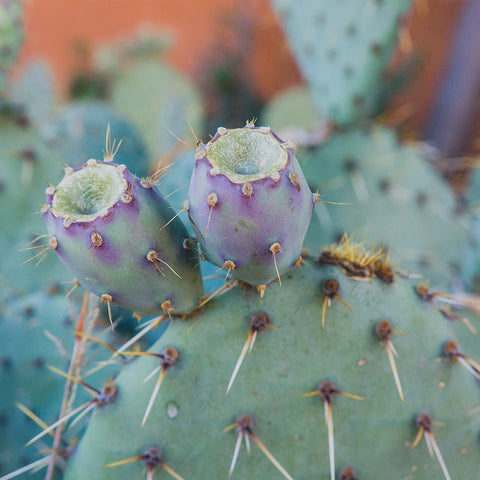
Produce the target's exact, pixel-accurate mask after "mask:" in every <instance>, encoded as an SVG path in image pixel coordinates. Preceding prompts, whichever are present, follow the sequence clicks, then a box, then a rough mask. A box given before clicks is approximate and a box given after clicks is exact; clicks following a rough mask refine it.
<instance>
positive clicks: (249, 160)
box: [187, 124, 314, 289]
mask: <svg viewBox="0 0 480 480" xmlns="http://www.w3.org/2000/svg"><path fill="white" fill-rule="evenodd" d="M195 157H196V163H195V168H194V170H193V175H192V180H191V183H190V190H189V194H188V205H187V208H188V213H189V216H190V220H191V222H192V225H193V227H194V230H195V232H196V234H197V236H198V239H199V241H200V244H201V247H202V249H203V252H204V253H205V255H206V257H207V258H208V260H210V261H211V262H212V263H214V264H215V265H217V266H219V267H221V268H225V269H226V270H228V271H229V272H231V274H232V276H234V277H235V278H238V279H239V280H242V281H244V282H246V283H249V284H251V285H256V286H257V287H260V289H261V288H263V287H264V285H266V284H268V283H269V282H271V281H272V280H273V279H275V278H276V277H278V278H279V280H280V278H281V277H280V274H281V273H282V272H284V271H285V270H287V269H289V268H290V267H292V266H293V265H294V264H295V262H296V261H297V260H298V258H299V256H300V253H301V249H302V244H303V239H304V237H305V233H306V231H307V227H308V225H309V223H310V218H311V215H312V211H313V206H314V195H312V192H311V191H310V189H309V187H308V185H307V182H306V180H305V177H304V175H303V172H302V170H301V168H300V165H299V164H298V161H297V159H296V158H295V154H294V149H293V144H291V142H284V141H282V140H281V139H280V138H278V137H277V136H276V135H275V134H274V133H273V132H272V131H271V130H270V128H269V127H254V126H253V125H251V124H247V126H246V127H245V128H236V129H231V130H227V129H226V128H223V127H220V128H219V129H218V130H217V133H216V135H215V136H214V137H213V138H212V140H210V142H208V143H207V144H206V145H204V146H201V147H200V148H199V149H198V150H197V153H196V155H195Z"/></svg>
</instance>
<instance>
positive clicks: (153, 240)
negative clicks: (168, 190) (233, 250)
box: [42, 159, 203, 315]
mask: <svg viewBox="0 0 480 480" xmlns="http://www.w3.org/2000/svg"><path fill="white" fill-rule="evenodd" d="M42 212H43V215H44V217H45V220H46V223H47V228H48V233H49V235H50V237H51V239H50V245H51V247H52V248H54V249H55V250H56V252H57V253H58V255H59V256H60V258H61V259H62V261H63V262H64V263H65V264H66V265H67V267H69V268H70V269H71V270H72V271H73V272H74V274H75V276H76V277H77V280H78V281H79V282H80V284H81V285H82V286H83V287H84V288H86V289H87V290H89V291H91V292H93V293H95V294H96V295H98V296H99V297H101V298H102V300H104V301H112V302H114V303H117V304H119V305H121V306H123V307H126V308H129V309H132V310H134V311H136V312H138V313H140V314H142V315H156V314H161V313H171V312H172V313H174V314H177V313H178V314H186V313H189V312H191V311H192V310H193V309H194V308H195V307H196V305H197V304H198V301H199V298H200V297H201V295H202V292H203V288H202V279H201V276H200V270H199V268H198V264H199V259H198V253H197V248H196V246H195V242H193V241H192V240H191V239H189V235H188V233H187V231H186V229H185V227H184V225H183V223H182V222H181V221H180V220H179V219H178V218H175V219H174V220H172V217H174V215H175V212H174V210H173V209H172V208H171V207H170V206H169V204H168V203H167V202H166V201H165V200H164V199H163V197H162V196H161V195H160V194H159V193H158V191H157V190H156V188H155V187H154V186H153V184H152V182H151V181H149V180H148V179H146V180H145V179H144V180H139V179H138V178H135V177H134V176H133V175H132V174H131V172H129V171H128V169H127V168H126V167H125V166H124V165H117V164H115V163H112V162H99V161H97V160H93V159H92V160H89V161H88V162H87V163H86V164H85V165H83V166H82V167H80V168H77V169H71V168H67V169H66V171H65V177H64V178H63V180H62V181H61V182H60V184H59V185H57V186H56V187H49V188H47V204H46V205H44V206H43V207H42ZM171 220H172V221H171ZM167 223H168V225H167Z"/></svg>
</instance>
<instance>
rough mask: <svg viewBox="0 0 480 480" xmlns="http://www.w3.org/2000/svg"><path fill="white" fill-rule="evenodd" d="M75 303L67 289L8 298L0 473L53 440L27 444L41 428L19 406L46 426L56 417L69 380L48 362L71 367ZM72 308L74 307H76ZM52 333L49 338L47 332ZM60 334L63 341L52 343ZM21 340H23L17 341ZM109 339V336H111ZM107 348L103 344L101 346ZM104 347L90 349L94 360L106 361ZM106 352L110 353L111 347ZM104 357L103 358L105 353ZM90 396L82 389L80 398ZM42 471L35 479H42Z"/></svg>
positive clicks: (2, 334) (0, 333)
mask: <svg viewBox="0 0 480 480" xmlns="http://www.w3.org/2000/svg"><path fill="white" fill-rule="evenodd" d="M70 308H71V305H69V301H68V300H67V299H66V298H65V296H64V293H63V292H61V293H57V292H54V291H52V292H49V293H44V292H43V291H37V292H35V293H31V294H26V295H22V296H20V297H18V298H13V299H10V300H9V301H8V302H7V303H6V304H5V305H3V306H2V309H1V312H0V381H1V384H2V389H1V391H0V412H1V414H0V419H1V430H2V435H0V476H1V475H4V474H6V473H8V472H9V471H13V470H15V469H17V468H19V467H21V466H22V464H23V463H30V462H32V461H35V460H37V459H38V450H40V449H41V448H46V447H50V446H51V445H50V443H51V442H50V440H47V441H45V440H44V441H42V442H40V444H39V445H38V444H37V445H31V446H29V447H24V445H25V443H26V442H27V441H28V440H30V438H32V437H33V436H35V435H37V434H38V433H39V432H40V431H41V428H40V427H39V426H38V425H36V424H35V423H33V422H32V421H31V420H30V419H28V418H27V417H26V416H25V414H24V413H22V412H21V411H20V410H19V409H17V408H16V407H15V402H17V401H18V402H21V403H22V404H23V405H25V406H27V407H28V408H30V409H31V410H33V411H34V413H36V414H37V415H38V416H39V417H40V418H41V419H42V420H44V421H45V422H47V423H48V424H50V423H53V422H54V421H55V420H56V419H57V418H58V413H59V411H60V405H61V402H62V395H63V389H64V385H65V379H64V378H63V377H61V376H59V375H57V374H55V373H53V372H51V371H50V370H48V368H47V365H50V366H53V367H56V368H58V369H60V370H64V371H65V370H67V369H68V364H69V361H70V359H69V353H70V352H71V351H72V347H73V342H74V339H75V337H74V335H73V334H72V330H74V324H73V322H72V318H71V310H70ZM73 310H76V308H75V306H73ZM46 332H48V334H49V335H50V338H49V337H48V336H47V335H46ZM52 335H53V336H54V337H56V339H57V340H56V341H57V342H58V344H61V348H63V349H64V351H63V352H62V351H61V350H60V348H59V347H58V344H55V343H54V340H53V337H52ZM19 339H21V342H19ZM107 341H108V339H107ZM102 349H103V347H102ZM102 349H98V348H96V349H94V351H92V350H90V351H89V352H88V357H89V359H90V360H91V361H93V359H95V360H104V359H106V357H107V355H106V354H105V352H103V350H102ZM107 353H108V351H107ZM102 355H103V357H102ZM113 372H114V370H112V368H111V367H109V368H107V369H104V370H103V371H102V372H101V374H95V375H93V376H92V377H90V378H89V380H88V381H92V382H94V383H96V382H101V379H107V378H108V377H109V376H110V375H111V374H112V373H113ZM86 399H88V395H87V394H86V393H85V392H82V391H81V390H80V391H79V392H78V395H77V401H78V402H82V401H85V400H86ZM43 477H44V472H41V473H39V474H35V475H34V477H33V478H35V479H37V478H39V479H40V478H43Z"/></svg>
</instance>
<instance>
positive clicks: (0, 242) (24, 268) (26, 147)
mask: <svg viewBox="0 0 480 480" xmlns="http://www.w3.org/2000/svg"><path fill="white" fill-rule="evenodd" d="M24 122H25V119H24V118H12V117H7V116H0V144H1V145H2V147H1V149H0V225H2V226H3V227H2V233H1V234H0V250H1V251H2V255H1V256H0V272H1V275H0V284H1V288H0V300H1V299H2V298H3V297H4V295H6V296H7V297H8V296H9V295H10V294H11V293H14V292H18V291H27V290H32V289H38V288H43V287H44V286H45V285H48V284H49V283H51V282H52V281H64V280H65V281H66V280H70V279H71V275H70V274H69V273H68V272H67V270H66V269H65V267H64V266H63V265H62V263H61V262H60V261H59V260H58V259H57V258H55V256H54V255H51V254H50V255H47V256H46V257H45V259H44V260H43V261H41V262H40V263H39V264H38V266H37V267H35V265H36V264H37V262H38V261H39V259H40V258H41V256H38V257H37V258H36V259H33V260H32V261H30V262H28V263H26V264H24V265H22V263H23V262H25V261H27V260H28V259H29V258H31V257H33V256H34V255H36V254H37V253H39V252H40V251H41V250H42V248H41V247H40V248H37V249H36V248H33V249H30V250H27V251H22V250H24V249H26V248H30V247H32V246H35V245H42V244H45V243H46V242H45V239H43V238H40V239H39V240H38V242H35V244H30V242H32V240H33V239H34V238H36V237H38V236H39V235H41V234H42V233H44V231H45V226H44V223H43V220H42V218H41V215H38V214H37V212H38V211H39V209H40V208H39V199H40V198H41V197H42V195H43V192H44V190H45V186H46V178H55V175H56V172H57V171H59V170H60V168H61V166H62V164H63V162H62V159H61V158H60V157H59V156H58V152H57V151H56V150H55V149H52V148H50V147H49V146H48V145H47V144H46V143H45V142H44V141H43V139H42V138H41V135H39V133H38V132H37V130H36V129H35V128H33V127H31V126H29V125H26V124H25V123H24ZM44 253H46V252H44ZM6 285H9V287H10V288H6Z"/></svg>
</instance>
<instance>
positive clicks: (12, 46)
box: [0, 0, 23, 87]
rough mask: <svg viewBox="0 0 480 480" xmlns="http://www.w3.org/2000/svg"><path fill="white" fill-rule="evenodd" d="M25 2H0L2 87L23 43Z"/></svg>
mask: <svg viewBox="0 0 480 480" xmlns="http://www.w3.org/2000/svg"><path fill="white" fill-rule="evenodd" d="M22 14H23V1H19V0H1V1H0V87H2V86H3V83H4V77H5V74H6V73H7V71H8V69H9V68H10V67H11V66H12V65H13V63H14V62H15V59H16V58H17V55H18V53H19V51H20V48H21V46H22V42H23V26H22Z"/></svg>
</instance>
